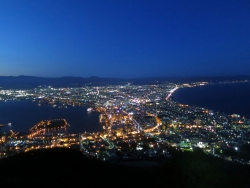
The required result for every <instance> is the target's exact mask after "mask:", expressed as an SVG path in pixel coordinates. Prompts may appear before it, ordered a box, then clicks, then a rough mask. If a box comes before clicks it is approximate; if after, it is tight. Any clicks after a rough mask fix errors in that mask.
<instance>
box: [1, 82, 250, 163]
mask: <svg viewBox="0 0 250 188" xmlns="http://www.w3.org/2000/svg"><path fill="white" fill-rule="evenodd" d="M239 82H248V81H247V80H245V81H234V82H231V83H239ZM227 83H228V82H221V83H220V84H227ZM208 84H209V83H208V82H195V83H184V84H174V83H167V84H159V85H132V84H131V83H128V84H126V85H118V86H102V87H75V88H53V87H51V86H46V87H38V88H35V89H30V90H14V89H13V90H1V91H0V99H1V101H9V100H17V101H18V100H32V101H33V102H35V103H37V105H39V106H42V105H50V106H51V108H68V107H71V106H72V107H73V106H76V105H78V106H88V107H89V108H88V109H87V111H88V113H92V111H98V112H99V113H100V115H99V123H100V124H101V125H102V127H103V131H101V132H81V133H74V134H68V133H67V127H69V126H70V125H69V124H68V123H67V121H66V120H65V119H52V120H41V121H40V122H37V124H36V125H34V126H33V127H32V128H30V130H29V133H27V134H19V133H17V132H14V130H11V132H10V133H5V134H3V133H2V134H1V139H0V157H3V158H5V157H7V156H11V155H14V154H17V153H21V152H27V151H30V150H37V149H42V148H56V147H66V148H73V149H76V150H79V151H81V152H82V153H83V154H84V155H85V156H87V157H91V158H97V159H99V160H102V161H133V160H136V161H138V160H147V159H157V158H158V157H166V158H171V157H172V155H171V152H169V148H174V149H176V150H182V151H186V152H192V151H193V149H194V148H197V147H198V148H201V149H202V150H203V152H204V153H206V154H210V155H213V156H215V157H219V158H222V159H224V160H227V161H234V162H238V163H242V164H250V161H249V160H246V159H242V158H235V157H233V156H229V155H227V151H229V150H232V149H233V150H234V151H237V150H238V149H239V148H240V146H241V145H242V144H249V143H250V139H249V136H248V135H249V131H250V120H249V119H247V118H245V117H242V116H240V115H238V114H231V115H225V114H223V113H221V112H214V111H213V110H210V109H205V108H201V107H191V106H189V105H187V104H180V103H177V102H175V101H174V100H173V99H172V97H171V95H172V94H173V92H174V91H175V90H178V88H184V87H202V86H203V85H208ZM10 121H11V120H10ZM1 126H9V127H11V123H7V124H1Z"/></svg>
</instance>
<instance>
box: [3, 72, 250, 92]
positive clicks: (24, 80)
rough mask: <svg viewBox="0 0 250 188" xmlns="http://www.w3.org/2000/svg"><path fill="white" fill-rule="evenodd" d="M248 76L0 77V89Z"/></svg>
mask: <svg viewBox="0 0 250 188" xmlns="http://www.w3.org/2000/svg"><path fill="white" fill-rule="evenodd" d="M246 79H248V80H249V79H250V76H248V75H243V76H242V75H240V76H221V77H205V76H203V77H202V76H200V77H198V76H192V77H150V78H101V77H97V76H91V77H89V78H83V77H71V76H67V77H58V78H51V77H36V76H23V75H21V76H0V88H2V89H29V88H36V87H39V86H52V87H80V86H106V85H125V84H127V83H132V84H134V85H145V84H161V83H166V82H174V83H183V82H196V81H207V82H210V81H224V80H229V81H232V80H246Z"/></svg>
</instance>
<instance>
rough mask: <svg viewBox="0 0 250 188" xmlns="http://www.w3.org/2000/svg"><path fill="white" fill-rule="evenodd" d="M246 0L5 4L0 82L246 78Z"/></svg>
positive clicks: (249, 28) (0, 17) (0, 8)
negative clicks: (17, 79) (28, 78)
mask: <svg viewBox="0 0 250 188" xmlns="http://www.w3.org/2000/svg"><path fill="white" fill-rule="evenodd" d="M249 8H250V3H249V2H247V1H219V2H218V1H209V2H200V1H191V2H186V1H175V2H172V1H166V2H165V1H164V2H163V1H157V2H153V1H119V2H117V1H105V2H104V1H91V2H90V1H89V2H82V1H74V2H71V1H66V0H64V1H52V2H51V1H35V2H33V1H22V2H20V1H16V0H14V1H11V2H10V1H2V2H1V5H0V21H1V26H0V28H1V29H0V40H1V45H0V62H1V64H0V75H1V76H19V75H30V76H42V77H61V76H80V77H90V76H99V77H115V78H131V77H132V78H138V77H164V76H201V75H204V76H220V75H222V76H227V75H249V74H250V71H249V70H250V63H249V60H250V55H249V53H248V49H249V47H250V37H249V35H248V33H249V32H250V23H249V22H247V20H249V19H250V13H249V11H248V10H249Z"/></svg>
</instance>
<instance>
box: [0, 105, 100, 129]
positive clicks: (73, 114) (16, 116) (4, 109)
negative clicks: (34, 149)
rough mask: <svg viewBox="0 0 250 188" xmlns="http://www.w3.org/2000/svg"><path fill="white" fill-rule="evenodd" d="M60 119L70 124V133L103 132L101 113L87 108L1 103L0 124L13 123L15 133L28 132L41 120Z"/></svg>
mask: <svg viewBox="0 0 250 188" xmlns="http://www.w3.org/2000/svg"><path fill="white" fill-rule="evenodd" d="M58 118H64V119H66V121H67V122H68V123H69V124H70V127H69V128H68V130H67V132H68V133H81V132H85V131H87V132H98V131H101V130H102V127H101V125H100V124H99V113H98V112H87V107H85V106H75V107H68V108H53V107H51V106H38V105H37V104H36V103H33V102H31V101H7V102H0V124H3V123H8V122H11V123H12V126H11V129H13V130H14V131H18V132H28V130H29V129H30V128H31V127H32V126H34V125H35V124H37V123H38V122H40V121H41V120H47V119H58ZM9 130H10V127H8V126H5V127H4V128H2V132H3V131H6V132H8V131H9Z"/></svg>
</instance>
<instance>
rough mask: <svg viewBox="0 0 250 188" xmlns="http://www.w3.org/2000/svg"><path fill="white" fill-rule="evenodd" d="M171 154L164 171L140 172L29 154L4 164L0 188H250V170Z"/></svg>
mask: <svg viewBox="0 0 250 188" xmlns="http://www.w3.org/2000/svg"><path fill="white" fill-rule="evenodd" d="M171 153H172V154H173V159H171V160H166V161H165V162H164V163H163V162H162V161H161V163H159V164H161V165H159V166H155V167H147V168H141V167H140V168H139V167H129V166H126V165H120V164H117V163H104V162H101V161H96V160H94V159H90V158H85V157H84V156H83V155H82V154H81V153H80V152H78V151H75V150H70V149H47V150H37V151H30V152H27V153H22V154H19V155H16V156H13V157H9V158H7V159H1V160H0V187H1V188H2V187H31V186H33V187H34V186H35V187H38V186H39V187H45V186H46V187H190V188H195V187H197V188H200V187H202V188H203V187H218V188H219V187H220V188H221V187H237V188H239V187H244V188H247V187H250V178H249V177H250V168H249V166H244V165H239V164H233V163H229V162H224V161H223V160H221V159H218V158H214V157H212V156H210V155H205V154H204V153H202V152H201V151H199V150H198V151H195V152H193V153H189V152H179V151H177V150H173V151H171ZM158 162H159V161H158Z"/></svg>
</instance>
